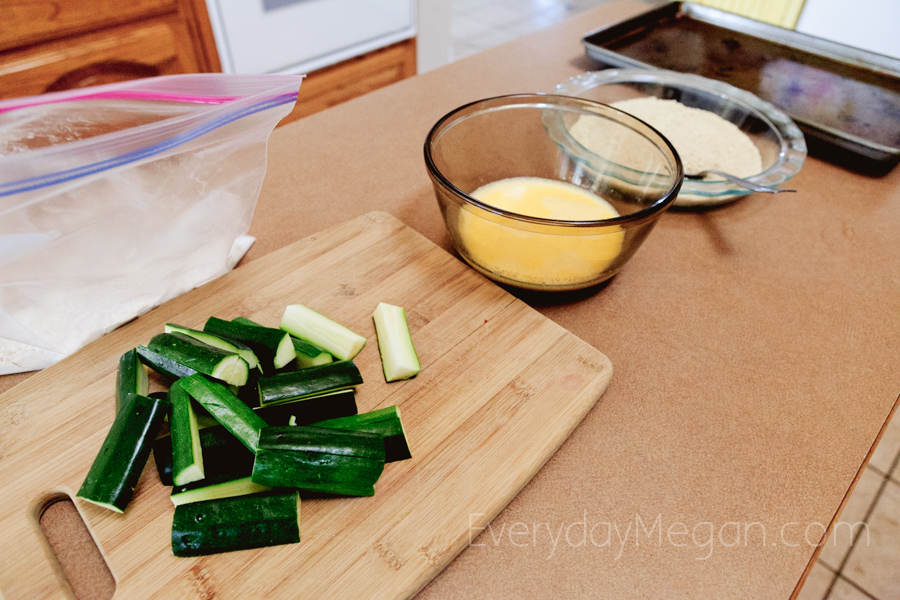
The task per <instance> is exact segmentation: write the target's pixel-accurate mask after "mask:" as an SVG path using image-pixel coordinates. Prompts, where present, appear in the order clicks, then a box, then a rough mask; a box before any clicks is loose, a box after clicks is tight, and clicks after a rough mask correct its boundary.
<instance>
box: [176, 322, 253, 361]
mask: <svg viewBox="0 0 900 600" xmlns="http://www.w3.org/2000/svg"><path fill="white" fill-rule="evenodd" d="M165 332H166V333H181V334H184V335H186V336H189V337H192V338H194V339H195V340H199V341H201V342H203V343H204V344H206V345H207V346H212V347H213V348H220V349H222V350H227V351H228V352H231V353H232V354H237V355H238V356H240V357H241V358H243V359H244V360H245V361H247V366H248V367H250V368H251V369H258V368H259V359H258V358H256V353H255V352H253V350H252V349H251V348H250V346H248V345H247V344H244V343H243V342H239V341H237V340H231V339H227V338H225V337H224V336H221V335H215V334H212V333H208V332H206V331H197V330H196V329H189V328H187V327H182V326H181V325H175V324H174V323H166V326H165Z"/></svg>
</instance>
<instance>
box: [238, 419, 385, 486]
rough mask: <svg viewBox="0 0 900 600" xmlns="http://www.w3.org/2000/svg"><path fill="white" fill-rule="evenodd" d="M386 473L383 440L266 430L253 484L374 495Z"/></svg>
mask: <svg viewBox="0 0 900 600" xmlns="http://www.w3.org/2000/svg"><path fill="white" fill-rule="evenodd" d="M383 470H384V442H383V441H382V438H381V436H380V435H377V434H374V433H366V432H361V431H344V430H340V429H323V428H320V427H311V426H284V427H273V426H269V427H264V428H263V429H262V431H261V432H260V437H259V449H258V450H257V452H256V460H255V461H254V463H253V474H252V475H251V480H252V481H253V483H258V484H259V485H265V486H268V487H288V488H296V489H299V490H303V491H308V492H320V493H326V494H338V495H342V496H373V495H374V494H375V482H376V481H378V478H379V477H380V476H381V473H382V471H383Z"/></svg>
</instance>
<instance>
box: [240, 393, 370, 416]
mask: <svg viewBox="0 0 900 600" xmlns="http://www.w3.org/2000/svg"><path fill="white" fill-rule="evenodd" d="M253 410H254V412H256V414H258V415H259V416H261V417H262V418H263V419H264V420H265V421H266V423H268V424H269V425H290V424H291V418H292V417H293V424H295V425H311V424H313V423H316V422H318V421H324V420H326V419H334V418H337V417H346V416H350V415H355V414H356V413H357V411H358V409H357V407H356V392H355V391H354V390H352V389H350V390H342V391H339V392H336V393H334V394H324V395H321V396H314V397H312V398H300V399H298V400H297V401H295V402H288V403H282V404H274V405H270V406H264V407H261V408H260V407H257V408H254V409H253Z"/></svg>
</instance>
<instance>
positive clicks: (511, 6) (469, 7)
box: [450, 0, 609, 60]
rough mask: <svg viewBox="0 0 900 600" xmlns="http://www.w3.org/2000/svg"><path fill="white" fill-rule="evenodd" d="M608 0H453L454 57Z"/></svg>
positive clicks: (502, 41)
mask: <svg viewBox="0 0 900 600" xmlns="http://www.w3.org/2000/svg"><path fill="white" fill-rule="evenodd" d="M606 2H609V0H453V2H452V4H453V8H452V18H451V24H450V35H451V38H452V44H453V47H452V54H453V56H452V58H453V59H454V60H458V59H460V58H463V57H465V56H468V55H470V54H474V53H476V52H480V51H482V50H486V49H487V48H491V47H493V46H497V45H499V44H502V43H504V42H508V41H510V40H512V39H515V38H517V37H520V36H523V35H527V34H529V33H532V32H534V31H537V30H538V29H543V28H544V27H548V26H550V25H553V24H554V23H558V22H560V21H563V20H565V19H567V18H569V17H571V16H572V15H575V14H577V13H579V12H582V11H585V10H588V9H591V8H594V7H597V6H600V5H602V4H605V3H606Z"/></svg>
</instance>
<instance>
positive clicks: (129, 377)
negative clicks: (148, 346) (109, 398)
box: [116, 348, 150, 412]
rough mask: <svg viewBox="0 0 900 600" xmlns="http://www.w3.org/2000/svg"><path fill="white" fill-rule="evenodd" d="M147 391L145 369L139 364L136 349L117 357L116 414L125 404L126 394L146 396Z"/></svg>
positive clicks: (148, 382) (148, 385)
mask: <svg viewBox="0 0 900 600" xmlns="http://www.w3.org/2000/svg"><path fill="white" fill-rule="evenodd" d="M149 391H150V379H149V377H148V376H147V367H145V366H144V363H142V362H141V357H140V355H138V352H137V348H132V349H131V350H129V351H128V352H125V353H124V354H123V355H122V356H121V357H119V369H118V371H116V412H118V411H119V408H121V406H122V404H124V403H125V398H126V397H127V396H128V394H138V395H139V396H146V395H147V393H148V392H149Z"/></svg>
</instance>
